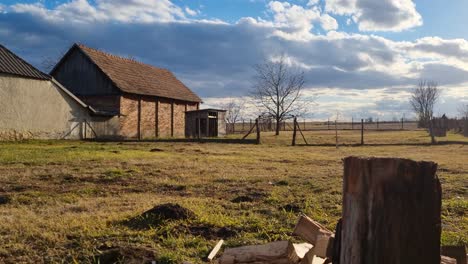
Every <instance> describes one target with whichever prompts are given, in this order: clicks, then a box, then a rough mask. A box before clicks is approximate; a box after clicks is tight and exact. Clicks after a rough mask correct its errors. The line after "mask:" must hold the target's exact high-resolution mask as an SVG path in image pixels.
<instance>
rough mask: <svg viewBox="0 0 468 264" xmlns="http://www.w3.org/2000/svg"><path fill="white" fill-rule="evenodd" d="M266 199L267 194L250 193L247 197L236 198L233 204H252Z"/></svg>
mask: <svg viewBox="0 0 468 264" xmlns="http://www.w3.org/2000/svg"><path fill="white" fill-rule="evenodd" d="M265 197H266V194H265V193H262V192H250V193H248V194H245V195H239V196H237V197H236V198H234V199H232V200H231V202H233V203H252V202H258V201H260V200H262V199H263V198H265Z"/></svg>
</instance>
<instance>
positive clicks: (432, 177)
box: [339, 157, 442, 264]
mask: <svg viewBox="0 0 468 264" xmlns="http://www.w3.org/2000/svg"><path fill="white" fill-rule="evenodd" d="M436 170H437V164H435V163H433V162H416V161H412V160H408V159H396V158H357V157H348V158H345V159H344V179H343V213H342V219H343V220H342V221H343V222H342V231H341V251H340V261H339V263H340V264H351V263H379V264H393V263H424V264H439V263H440V234H441V217H440V215H441V194H442V191H441V186H440V182H439V179H438V178H437V176H436Z"/></svg>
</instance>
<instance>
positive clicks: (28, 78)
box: [0, 45, 95, 140]
mask: <svg viewBox="0 0 468 264" xmlns="http://www.w3.org/2000/svg"><path fill="white" fill-rule="evenodd" d="M93 114H95V111H94V110H93V109H92V108H90V107H88V106H87V105H86V104H85V103H83V102H82V101H81V100H80V99H78V98H77V97H76V96H74V95H73V94H72V93H70V92H69V91H68V90H67V89H66V88H65V87H63V86H62V85H61V84H60V83H58V82H57V81H56V80H55V79H53V78H52V77H51V76H49V75H47V74H45V73H43V72H41V71H39V70H38V69H36V68H35V67H33V66H32V65H30V64H29V63H27V62H26V61H24V60H23V59H21V58H20V57H18V56H17V55H15V54H14V53H13V52H11V51H10V50H8V49H7V48H5V47H4V46H2V45H0V140H22V139H83V138H84V137H86V133H87V131H89V130H90V129H89V128H87V124H89V123H90V122H89V121H90V120H91V116H92V115H93ZM91 130H92V129H91ZM88 133H89V132H88Z"/></svg>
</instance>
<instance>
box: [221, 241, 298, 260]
mask: <svg viewBox="0 0 468 264" xmlns="http://www.w3.org/2000/svg"><path fill="white" fill-rule="evenodd" d="M299 260H300V258H299V257H298V256H297V254H296V250H295V249H294V246H293V244H292V243H291V242H289V241H279V242H273V243H268V244H265V245H253V246H244V247H237V248H229V249H226V250H225V251H224V253H223V255H222V256H221V258H220V260H219V263H220V264H235V263H255V264H262V263H264V264H267V263H271V264H293V263H298V262H299Z"/></svg>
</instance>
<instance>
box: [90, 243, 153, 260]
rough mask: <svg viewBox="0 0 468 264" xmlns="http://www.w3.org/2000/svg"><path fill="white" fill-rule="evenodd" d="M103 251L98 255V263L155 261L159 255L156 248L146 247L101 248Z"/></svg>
mask: <svg viewBox="0 0 468 264" xmlns="http://www.w3.org/2000/svg"><path fill="white" fill-rule="evenodd" d="M101 251H102V253H101V254H99V255H97V256H96V261H97V263H101V264H111V263H112V264H113V263H129V264H139V263H153V261H156V260H157V258H158V256H157V254H156V252H155V251H154V250H152V249H151V248H145V247H111V248H101Z"/></svg>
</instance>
